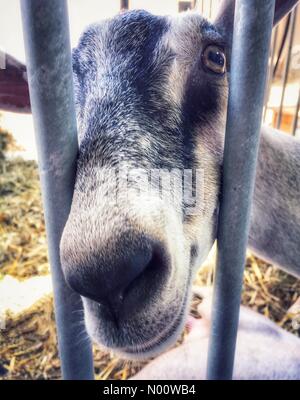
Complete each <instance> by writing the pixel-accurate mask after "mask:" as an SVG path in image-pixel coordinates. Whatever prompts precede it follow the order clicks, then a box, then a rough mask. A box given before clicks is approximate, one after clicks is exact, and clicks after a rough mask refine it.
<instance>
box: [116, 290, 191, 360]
mask: <svg viewBox="0 0 300 400" xmlns="http://www.w3.org/2000/svg"><path fill="white" fill-rule="evenodd" d="M187 300H188V290H186V294H185V296H184V299H183V302H182V306H181V308H180V312H179V313H178V314H177V316H176V317H175V318H174V319H173V321H172V323H171V325H169V326H167V327H166V328H165V329H164V330H163V331H162V332H160V333H159V335H157V336H155V337H154V338H153V339H150V340H148V341H146V342H144V343H141V344H136V345H133V346H128V347H122V348H118V349H116V350H117V352H118V353H119V354H120V355H123V356H124V357H130V358H131V359H146V358H149V357H152V356H155V355H157V354H158V353H161V352H162V351H164V350H165V349H166V347H168V346H169V345H172V344H173V342H175V340H176V339H177V337H178V335H179V333H180V332H181V331H182V330H183V328H184V324H185V319H186V318H185V314H186V313H185V309H186V307H187Z"/></svg>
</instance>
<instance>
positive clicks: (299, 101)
mask: <svg viewBox="0 0 300 400" xmlns="http://www.w3.org/2000/svg"><path fill="white" fill-rule="evenodd" d="M299 108H300V88H299V92H298V100H297V105H296V110H295V115H294V120H293V128H292V134H293V136H295V135H296V131H297V129H298V115H299Z"/></svg>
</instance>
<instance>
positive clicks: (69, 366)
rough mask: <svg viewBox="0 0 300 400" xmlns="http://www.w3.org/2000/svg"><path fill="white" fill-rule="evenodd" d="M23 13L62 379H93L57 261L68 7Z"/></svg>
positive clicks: (63, 198)
mask: <svg viewBox="0 0 300 400" xmlns="http://www.w3.org/2000/svg"><path fill="white" fill-rule="evenodd" d="M21 11H22V22H23V32H24V41H25V50H26V59H27V67H28V69H27V71H28V78H29V90H30V100H31V107H32V114H33V118H34V126H35V134H36V143H37V148H38V158H39V172H40V179H41V186H42V197H43V205H44V212H45V221H46V230H47V238H48V248H49V259H50V265H51V272H52V280H53V288H54V299H55V315H56V324H57V333H58V345H59V353H60V359H61V366H62V375H63V378H65V379H93V376H94V373H93V359H92V351H91V344H90V341H89V340H88V339H87V337H86V338H83V337H82V334H83V326H82V324H81V323H80V322H81V321H79V316H80V315H79V313H80V312H81V311H80V310H82V304H81V299H80V297H79V296H78V295H77V294H75V293H74V292H73V291H71V289H69V287H68V286H67V285H66V283H65V280H64V276H63V273H62V270H61V264H60V256H59V242H60V238H61V233H62V230H63V227H64V224H65V222H66V220H67V218H68V214H69V210H70V205H71V201H72V195H73V187H74V178H75V172H76V157H77V151H78V144H77V129H76V119H75V109H74V99H73V81H72V65H71V50H70V40H69V21H68V14H67V5H66V1H65V0H51V1H49V0H21ZM85 335H86V334H85Z"/></svg>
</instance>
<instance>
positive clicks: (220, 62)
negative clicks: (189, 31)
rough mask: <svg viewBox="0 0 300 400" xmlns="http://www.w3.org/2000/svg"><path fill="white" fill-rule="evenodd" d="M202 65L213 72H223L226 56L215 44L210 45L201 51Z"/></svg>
mask: <svg viewBox="0 0 300 400" xmlns="http://www.w3.org/2000/svg"><path fill="white" fill-rule="evenodd" d="M202 63H203V65H204V66H205V67H206V68H207V69H209V70H210V71H212V72H214V73H215V74H220V75H221V74H224V73H225V70H226V57H225V54H224V52H223V51H222V50H221V49H220V48H219V47H217V46H214V45H210V46H207V47H206V49H205V50H204V51H203V53H202Z"/></svg>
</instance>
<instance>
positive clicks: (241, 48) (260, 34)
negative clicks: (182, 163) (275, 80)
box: [207, 0, 275, 379]
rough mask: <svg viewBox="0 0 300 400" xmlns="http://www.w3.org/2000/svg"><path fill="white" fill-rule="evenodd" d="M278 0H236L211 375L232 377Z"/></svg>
mask: <svg viewBox="0 0 300 400" xmlns="http://www.w3.org/2000/svg"><path fill="white" fill-rule="evenodd" d="M274 6H275V0H265V1H261V0H237V1H236V10H235V24H234V35H233V49H232V60H231V76H230V93H229V103H228V116H227V126H226V136H225V150H224V164H223V191H222V198H221V204H220V215H219V230H218V258H217V266H216V271H215V278H214V296H213V314H212V324H211V334H210V346H209V354H208V371H207V377H208V379H232V372H233V364H234V353H235V344H236V335H237V328H238V319H239V308H240V298H241V289H242V280H243V271H244V263H245V255H246V246H247V239H248V232H249V220H250V209H251V199H252V195H253V190H254V179H255V168H256V160H257V153H258V145H259V133H260V128H261V119H262V110H263V103H264V93H265V85H266V76H267V68H268V57H269V47H270V41H271V31H272V23H273V17H274Z"/></svg>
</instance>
